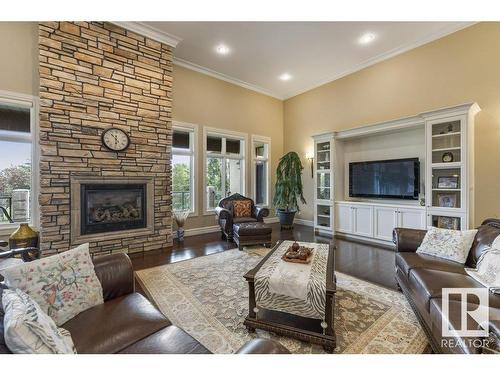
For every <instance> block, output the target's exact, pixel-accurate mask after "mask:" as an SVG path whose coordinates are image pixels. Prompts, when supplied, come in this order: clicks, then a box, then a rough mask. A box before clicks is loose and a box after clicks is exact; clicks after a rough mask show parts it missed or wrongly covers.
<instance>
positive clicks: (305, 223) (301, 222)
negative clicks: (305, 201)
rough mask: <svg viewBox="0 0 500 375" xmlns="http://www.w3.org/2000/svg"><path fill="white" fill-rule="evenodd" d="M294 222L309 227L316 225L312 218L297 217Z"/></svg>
mask: <svg viewBox="0 0 500 375" xmlns="http://www.w3.org/2000/svg"><path fill="white" fill-rule="evenodd" d="M294 222H295V223H296V224H301V225H305V226H307V227H313V226H314V222H313V221H312V220H305V219H295V220H294Z"/></svg>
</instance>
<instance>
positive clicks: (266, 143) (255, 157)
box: [252, 135, 271, 206]
mask: <svg viewBox="0 0 500 375" xmlns="http://www.w3.org/2000/svg"><path fill="white" fill-rule="evenodd" d="M270 154H271V139H270V138H268V137H261V136H256V135H253V136H252V192H253V199H254V201H255V204H256V205H257V206H269V197H270V189H269V187H270V182H271V181H270V169H269V156H270Z"/></svg>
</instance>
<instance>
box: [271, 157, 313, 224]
mask: <svg viewBox="0 0 500 375" xmlns="http://www.w3.org/2000/svg"><path fill="white" fill-rule="evenodd" d="M303 169H304V167H303V166H302V163H301V161H300V158H299V155H297V153H296V152H293V151H291V152H289V153H287V154H285V155H284V156H283V157H282V158H281V159H280V162H279V164H278V168H276V184H275V192H274V198H273V206H274V207H275V208H276V213H277V214H278V217H279V221H280V224H281V228H292V227H293V219H294V217H295V214H296V213H297V212H298V211H300V209H299V202H298V199H300V201H301V202H302V204H306V200H305V199H304V195H303V191H302V170H303Z"/></svg>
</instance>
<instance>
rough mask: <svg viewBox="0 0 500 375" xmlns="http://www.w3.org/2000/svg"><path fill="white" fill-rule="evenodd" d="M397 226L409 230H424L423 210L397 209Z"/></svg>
mask: <svg viewBox="0 0 500 375" xmlns="http://www.w3.org/2000/svg"><path fill="white" fill-rule="evenodd" d="M398 212H399V220H398V226H400V227H402V228H410V229H425V212H424V210H412V209H411V208H399V209H398Z"/></svg>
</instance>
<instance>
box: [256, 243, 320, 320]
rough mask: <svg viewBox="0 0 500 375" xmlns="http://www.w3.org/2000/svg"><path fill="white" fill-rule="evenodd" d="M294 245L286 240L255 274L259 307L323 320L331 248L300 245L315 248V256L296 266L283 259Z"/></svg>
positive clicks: (306, 244) (318, 245) (312, 244)
mask: <svg viewBox="0 0 500 375" xmlns="http://www.w3.org/2000/svg"><path fill="white" fill-rule="evenodd" d="M292 243H293V242H292V241H283V242H282V243H281V245H280V246H279V247H278V248H277V249H276V250H275V251H274V252H273V254H272V255H271V256H270V257H269V259H268V260H267V261H266V263H264V264H263V265H262V266H261V268H260V269H259V271H258V272H257V274H256V275H255V301H256V304H257V306H258V307H262V308H265V309H269V310H276V311H281V312H285V313H289V314H295V315H299V316H302V317H306V318H314V319H323V318H324V316H325V300H326V267H327V261H328V252H329V246H328V245H327V244H317V243H309V242H299V244H300V245H301V246H307V247H312V248H314V256H313V259H312V260H311V263H309V264H296V263H289V262H285V261H283V260H282V259H281V257H282V256H283V254H284V253H285V252H286V251H287V250H288V248H289V247H290V246H291V245H292ZM294 270H295V272H294Z"/></svg>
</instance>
